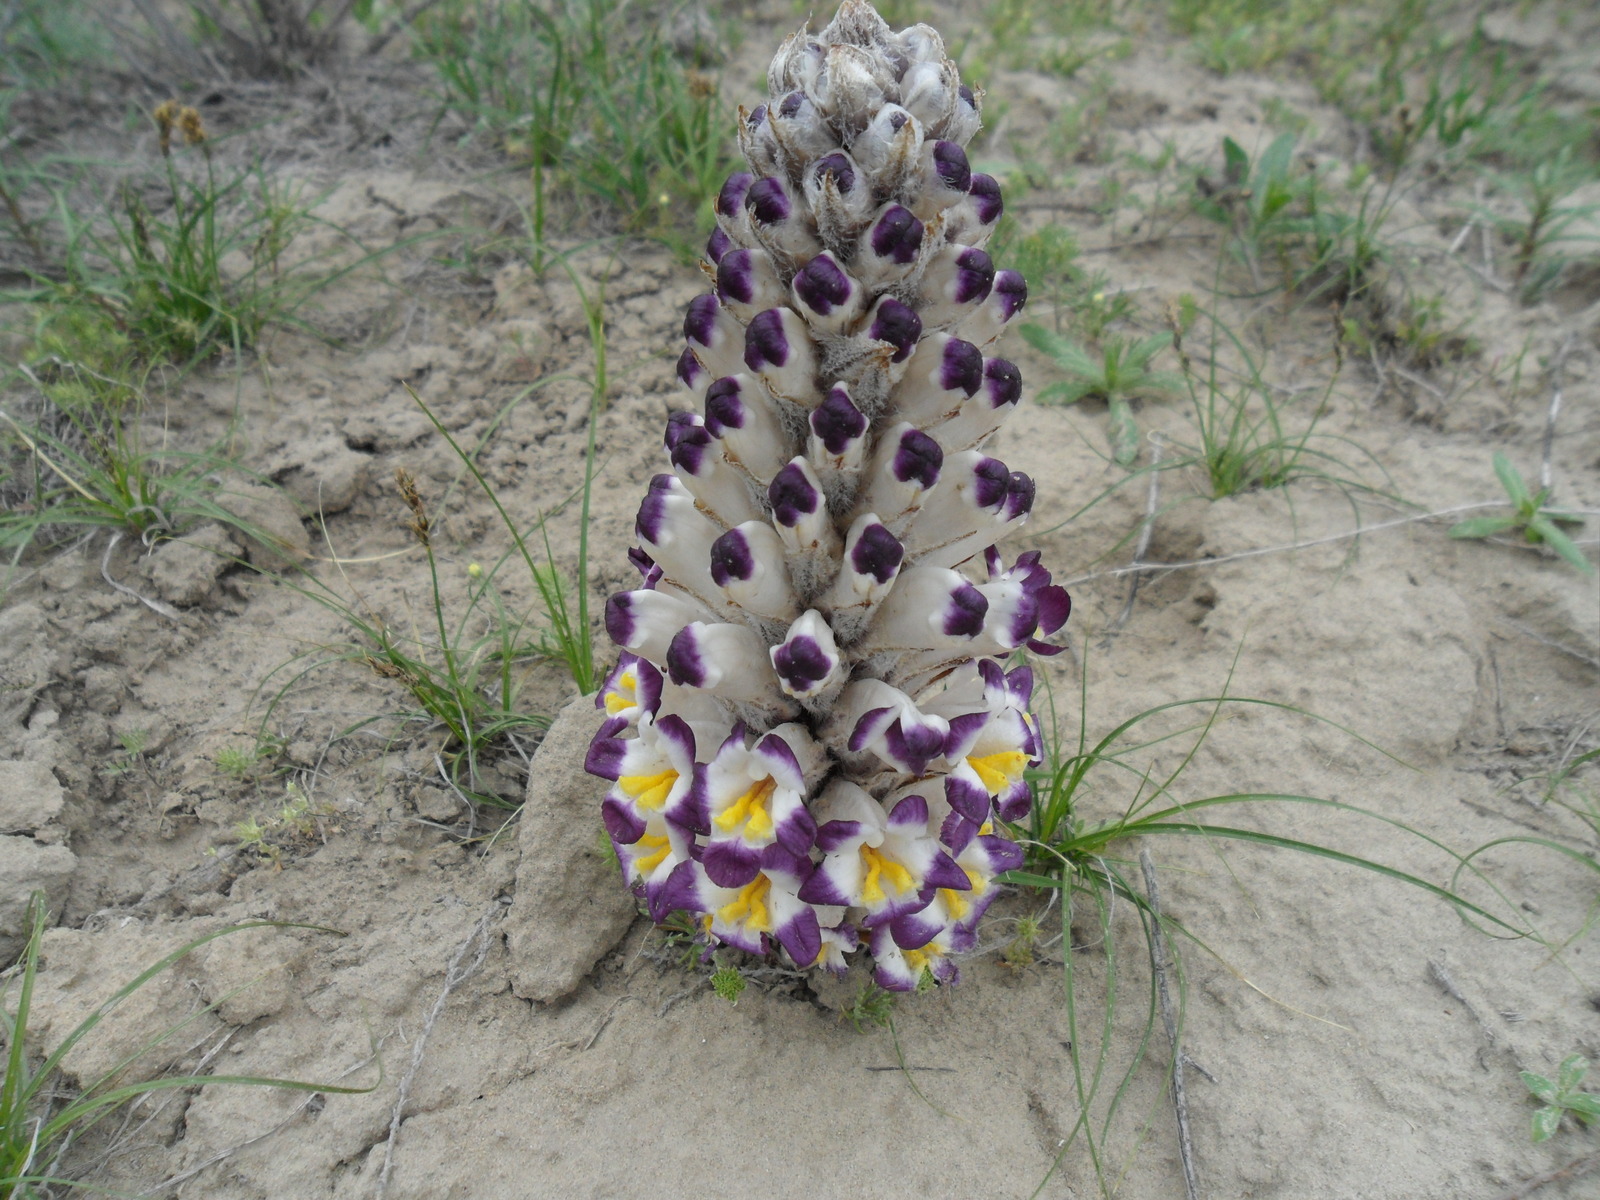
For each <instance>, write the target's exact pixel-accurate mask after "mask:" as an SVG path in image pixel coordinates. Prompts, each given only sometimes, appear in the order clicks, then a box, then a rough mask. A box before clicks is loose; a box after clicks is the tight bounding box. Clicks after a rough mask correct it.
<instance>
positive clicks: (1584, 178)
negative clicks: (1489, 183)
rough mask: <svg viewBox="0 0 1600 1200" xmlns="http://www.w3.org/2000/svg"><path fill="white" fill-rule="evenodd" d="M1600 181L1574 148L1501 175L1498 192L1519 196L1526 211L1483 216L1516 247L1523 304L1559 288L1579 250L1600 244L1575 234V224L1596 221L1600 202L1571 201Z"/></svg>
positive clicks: (1588, 235) (1599, 175) (1593, 238)
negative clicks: (1582, 187) (1523, 169)
mask: <svg viewBox="0 0 1600 1200" xmlns="http://www.w3.org/2000/svg"><path fill="white" fill-rule="evenodd" d="M1596 179H1600V171H1597V170H1596V169H1595V168H1594V167H1593V166H1590V165H1587V164H1584V163H1582V162H1580V161H1577V160H1575V159H1574V158H1573V156H1572V153H1571V148H1570V147H1562V149H1561V151H1560V153H1558V154H1557V155H1556V156H1555V157H1554V158H1552V159H1550V160H1548V161H1545V162H1541V163H1539V164H1537V165H1536V166H1534V168H1533V169H1532V170H1531V171H1529V172H1527V173H1526V174H1518V175H1510V176H1506V175H1502V176H1500V177H1499V186H1500V190H1501V191H1504V192H1508V193H1510V194H1512V195H1514V196H1516V197H1517V200H1518V202H1519V204H1520V206H1521V208H1522V210H1523V211H1522V213H1521V215H1519V216H1517V217H1506V216H1503V215H1499V216H1497V215H1494V214H1485V215H1486V216H1487V219H1488V220H1489V221H1490V222H1491V223H1492V225H1493V227H1494V228H1495V229H1496V230H1497V231H1498V232H1499V233H1500V234H1501V235H1502V236H1505V237H1507V238H1509V239H1511V241H1512V242H1513V243H1514V244H1515V246H1516V264H1517V269H1516V275H1515V280H1516V283H1517V284H1518V286H1519V288H1520V289H1521V296H1522V301H1523V303H1524V304H1531V303H1533V302H1534V301H1536V300H1538V299H1539V297H1540V296H1542V295H1543V294H1544V293H1545V292H1547V291H1549V289H1550V288H1551V287H1553V286H1555V284H1556V282H1557V281H1558V280H1559V279H1560V277H1561V273H1562V272H1563V271H1564V270H1565V269H1566V267H1567V266H1568V264H1569V263H1570V262H1571V261H1572V259H1573V257H1575V254H1574V252H1575V251H1577V250H1579V249H1580V248H1587V246H1588V244H1589V243H1595V244H1596V245H1600V236H1596V235H1595V234H1592V233H1582V232H1574V226H1578V227H1580V228H1582V227H1584V226H1587V225H1589V224H1592V223H1593V221H1594V219H1595V217H1596V215H1597V214H1600V204H1574V203H1569V202H1568V201H1569V200H1570V198H1571V194H1572V193H1573V192H1574V191H1575V190H1576V189H1577V188H1578V187H1579V186H1580V185H1581V184H1584V183H1589V182H1592V181H1594V180H1596Z"/></svg>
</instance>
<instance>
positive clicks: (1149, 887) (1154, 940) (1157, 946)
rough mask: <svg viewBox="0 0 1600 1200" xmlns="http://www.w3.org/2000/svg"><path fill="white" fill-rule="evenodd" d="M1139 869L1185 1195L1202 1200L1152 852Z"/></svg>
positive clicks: (1142, 853) (1143, 857) (1184, 1057)
mask: <svg viewBox="0 0 1600 1200" xmlns="http://www.w3.org/2000/svg"><path fill="white" fill-rule="evenodd" d="M1139 866H1140V868H1141V869H1142V870H1143V871H1144V891H1145V897H1146V899H1147V900H1148V901H1149V904H1150V968H1151V970H1153V971H1154V972H1155V976H1156V993H1157V995H1158V996H1159V997H1160V999H1161V1024H1162V1025H1163V1026H1165V1027H1166V1031H1167V1041H1168V1042H1169V1043H1171V1046H1172V1106H1173V1107H1174V1108H1175V1109H1177V1110H1178V1157H1179V1158H1180V1159H1181V1160H1182V1161H1183V1191H1184V1195H1185V1196H1187V1197H1188V1200H1199V1196H1200V1181H1199V1179H1198V1178H1197V1177H1196V1175H1195V1170H1194V1144H1193V1143H1192V1142H1191V1141H1190V1138H1189V1100H1188V1097H1187V1096H1186V1095H1185V1093H1184V1088H1183V1068H1184V1065H1185V1064H1186V1063H1187V1062H1188V1061H1189V1059H1188V1056H1187V1055H1186V1054H1184V1052H1183V1047H1182V1046H1180V1045H1179V1044H1178V1020H1177V1017H1176V1015H1175V1014H1174V1013H1173V1011H1172V993H1171V991H1170V990H1169V989H1168V987H1167V940H1166V937H1165V935H1164V934H1163V933H1162V929H1161V892H1160V889H1159V888H1158V887H1157V886H1156V864H1155V860H1154V859H1152V858H1151V857H1150V851H1149V850H1141V851H1139Z"/></svg>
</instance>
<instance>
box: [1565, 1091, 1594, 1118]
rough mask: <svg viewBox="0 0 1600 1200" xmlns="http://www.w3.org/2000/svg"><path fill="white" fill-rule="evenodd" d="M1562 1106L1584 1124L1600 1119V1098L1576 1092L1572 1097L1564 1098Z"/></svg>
mask: <svg viewBox="0 0 1600 1200" xmlns="http://www.w3.org/2000/svg"><path fill="white" fill-rule="evenodd" d="M1562 1104H1563V1105H1564V1106H1565V1107H1566V1110H1567V1111H1568V1112H1571V1113H1576V1114H1577V1115H1578V1116H1579V1117H1580V1118H1581V1119H1582V1120H1583V1121H1584V1122H1589V1121H1593V1120H1595V1119H1596V1118H1600V1096H1595V1095H1591V1094H1590V1093H1588V1092H1574V1093H1572V1094H1571V1095H1570V1096H1563V1097H1562Z"/></svg>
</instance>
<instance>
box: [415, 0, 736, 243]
mask: <svg viewBox="0 0 1600 1200" xmlns="http://www.w3.org/2000/svg"><path fill="white" fill-rule="evenodd" d="M414 46H415V51H416V53H417V55H418V57H420V58H422V59H424V60H425V61H427V62H428V63H430V64H431V65H432V67H433V68H434V70H435V71H436V72H437V74H438V79H439V83H440V85H441V88H442V91H443V99H444V101H445V103H446V104H447V105H449V106H450V107H452V108H454V109H456V110H458V111H460V112H461V113H463V114H464V115H465V116H467V117H468V118H469V119H470V120H472V121H473V122H474V123H475V124H476V125H477V126H478V127H479V128H481V129H483V130H485V131H486V132H489V133H492V134H493V135H494V136H495V137H497V138H498V139H499V140H500V143H501V145H502V147H503V148H504V149H505V150H506V152H507V153H508V154H510V155H511V156H512V157H513V158H515V159H518V160H521V161H524V162H527V163H528V164H529V165H530V169H531V177H532V183H533V214H532V225H533V231H534V237H535V238H536V240H539V241H543V239H544V237H545V232H546V227H547V220H548V202H549V200H550V199H552V198H556V197H558V196H560V195H562V194H566V195H569V196H571V197H575V198H578V199H580V200H599V201H600V202H602V203H603V204H605V205H608V206H609V207H610V208H611V209H612V210H613V211H615V212H617V213H618V214H620V216H621V220H622V224H623V226H624V228H626V229H628V230H630V231H646V230H659V231H662V232H670V231H671V230H673V229H675V228H677V227H678V226H680V225H681V223H682V214H684V213H689V214H692V219H693V220H694V221H696V222H701V223H704V222H705V221H708V220H709V214H708V211H707V207H706V203H705V202H706V201H707V200H708V199H709V198H710V197H711V196H713V195H715V193H716V191H717V189H718V188H719V187H720V186H721V183H722V180H723V177H724V176H725V175H726V174H727V172H728V169H729V167H730V165H731V163H732V158H731V154H732V148H731V145H730V143H729V139H728V136H727V130H728V129H729V124H728V121H727V120H726V118H725V114H724V113H723V111H722V106H721V103H720V101H719V98H718V95H717V89H716V83H715V80H714V79H713V78H712V77H711V76H710V75H707V74H705V73H704V72H701V71H699V70H696V69H694V68H692V67H688V66H685V65H684V64H683V63H682V62H681V61H679V59H678V58H677V57H676V56H675V55H674V53H673V51H672V49H671V47H670V46H668V45H667V44H666V42H665V41H664V40H663V39H662V37H661V35H660V33H659V32H658V26H657V20H656V19H655V18H652V17H649V16H647V15H645V14H644V13H642V12H641V11H640V7H639V6H638V5H636V4H634V3H632V0H559V2H557V3H555V4H552V5H549V6H543V7H540V6H534V5H532V4H500V3H498V2H496V0H450V2H449V3H445V4H441V5H437V6H434V7H432V8H431V9H430V10H429V11H427V12H425V13H423V14H422V15H421V16H419V18H418V20H417V22H416V25H415V42H414Z"/></svg>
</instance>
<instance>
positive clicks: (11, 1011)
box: [0, 892, 383, 1200]
mask: <svg viewBox="0 0 1600 1200" xmlns="http://www.w3.org/2000/svg"><path fill="white" fill-rule="evenodd" d="M263 928H280V929H314V930H317V931H318V932H321V933H334V932H335V931H334V930H331V929H324V928H323V927H321V926H316V925H297V924H291V923H288V922H282V921H249V922H245V923H244V924H240V925H229V926H227V927H225V928H222V929H218V930H216V931H215V932H212V933H208V934H205V935H204V936H202V937H198V938H195V939H194V940H192V941H190V942H186V943H185V944H184V945H182V946H180V947H178V949H176V950H174V951H173V952H172V953H171V954H168V955H167V956H166V957H165V958H163V959H161V960H160V961H159V962H157V963H154V964H153V965H151V966H150V967H147V968H146V969H145V970H144V971H142V972H140V974H139V975H138V976H136V977H135V978H134V979H133V980H131V981H130V982H128V983H126V984H124V985H123V986H122V987H120V988H119V989H117V991H115V992H114V993H112V995H111V996H110V997H109V998H108V999H107V1000H106V1001H105V1002H104V1003H102V1004H101V1005H100V1006H99V1007H97V1008H96V1009H95V1010H94V1011H93V1012H91V1013H90V1014H89V1015H88V1016H87V1017H85V1018H84V1019H83V1021H81V1022H80V1023H79V1024H78V1025H77V1026H76V1027H75V1028H74V1029H73V1030H72V1031H71V1032H70V1033H69V1034H67V1036H66V1037H65V1038H63V1039H62V1041H61V1043H60V1044H59V1045H58V1046H57V1047H56V1048H55V1049H54V1050H53V1051H51V1052H50V1054H48V1055H47V1056H45V1058H44V1060H43V1061H42V1062H39V1063H38V1064H37V1065H35V1053H34V1048H33V1047H32V1046H30V1045H29V1038H28V1018H29V1016H30V1010H31V1006H32V1003H33V990H34V985H35V981H36V980H37V978H38V972H39V950H40V946H41V945H42V943H43V941H44V931H45V897H44V893H43V892H35V893H34V894H33V897H32V900H31V903H30V905H29V911H28V929H29V934H28V941H27V945H26V948H25V949H24V951H23V955H22V960H21V962H20V963H18V964H17V965H16V966H14V967H12V968H11V969H10V970H9V971H7V972H5V973H4V975H0V1033H3V1034H4V1038H5V1042H6V1056H5V1079H4V1081H3V1082H0V1200H44V1197H46V1196H54V1195H57V1194H59V1193H58V1192H57V1189H58V1188H71V1189H78V1188H84V1190H99V1189H92V1188H86V1187H85V1185H82V1184H79V1183H77V1182H75V1181H74V1180H73V1179H72V1178H71V1176H70V1174H68V1173H67V1168H65V1167H64V1166H63V1162H64V1160H65V1159H66V1158H67V1156H68V1152H69V1151H70V1150H71V1148H72V1146H73V1144H74V1143H75V1142H76V1141H78V1140H79V1139H81V1138H82V1137H83V1136H84V1135H85V1134H87V1133H88V1132H89V1130H91V1129H92V1128H94V1126H95V1125H97V1124H99V1123H100V1122H101V1121H102V1120H104V1119H105V1118H106V1117H107V1116H109V1115H110V1114H111V1113H112V1112H113V1111H115V1110H116V1109H117V1108H118V1107H119V1106H121V1105H122V1104H123V1103H125V1102H126V1101H129V1100H135V1099H138V1098H140V1097H143V1096H151V1095H155V1094H156V1093H159V1092H168V1091H175V1090H180V1089H185V1088H198V1087H203V1086H205V1085H207V1084H213V1083H226V1084H234V1085H238V1086H246V1087H270V1088H281V1089H284V1090H287V1091H295V1092H305V1093H310V1092H326V1093H336V1094H341V1095H364V1094H366V1093H369V1092H371V1091H373V1090H374V1089H376V1088H377V1087H378V1086H379V1085H381V1084H382V1082H383V1079H382V1074H383V1072H382V1064H381V1063H380V1064H379V1078H378V1081H377V1082H376V1083H374V1084H373V1085H372V1086H371V1087H365V1088H353V1087H343V1086H340V1085H338V1084H333V1083H310V1082H304V1081H301V1080H295V1079H270V1078H263V1077H260V1076H253V1075H171V1076H164V1077H162V1078H159V1079H152V1080H148V1081H147V1082H144V1083H121V1082H119V1080H120V1079H121V1078H122V1077H123V1076H124V1075H125V1074H126V1073H127V1071H128V1070H129V1068H131V1067H132V1066H133V1065H134V1064H135V1063H137V1062H138V1061H139V1060H140V1059H142V1058H143V1057H145V1055H147V1054H149V1053H150V1052H151V1051H152V1050H154V1049H155V1048H156V1047H157V1046H159V1045H161V1044H162V1043H163V1042H166V1041H168V1040H170V1039H171V1038H173V1037H175V1036H176V1035H177V1034H178V1033H179V1032H180V1031H181V1030H182V1029H184V1028H185V1027H186V1026H187V1025H189V1024H190V1022H192V1021H195V1020H197V1019H198V1018H200V1017H202V1016H204V1015H205V1014H206V1013H209V1012H211V1011H212V1010H213V1009H214V1008H216V1006H217V1005H218V1004H220V1003H222V1001H223V1000H225V999H227V998H228V997H227V996H223V997H218V998H217V999H216V1000H213V1001H212V1003H210V1004H208V1005H206V1006H205V1007H203V1008H199V1009H197V1010H196V1011H195V1012H193V1013H192V1014H190V1015H189V1016H188V1017H186V1018H184V1019H183V1020H182V1021H180V1022H179V1023H178V1024H177V1025H175V1026H173V1027H172V1028H170V1029H168V1030H167V1031H166V1032H164V1033H162V1034H161V1035H160V1036H158V1037H155V1038H152V1039H151V1040H150V1041H149V1042H147V1043H145V1044H144V1045H143V1046H141V1047H139V1048H138V1049H137V1050H135V1051H134V1052H133V1053H131V1054H129V1055H128V1056H127V1057H126V1058H124V1059H123V1060H122V1061H121V1062H119V1063H118V1064H117V1065H116V1066H115V1067H113V1068H112V1069H111V1070H110V1071H108V1072H107V1073H106V1074H104V1075H102V1076H101V1077H100V1078H98V1079H94V1080H90V1081H88V1082H87V1083H86V1084H85V1086H84V1088H83V1090H82V1091H81V1092H79V1093H78V1094H77V1095H72V1094H70V1093H69V1092H68V1091H67V1090H66V1089H65V1088H64V1087H63V1086H62V1082H61V1080H60V1078H59V1072H60V1067H61V1061H62V1059H63V1058H65V1057H66V1055H67V1054H68V1053H69V1052H70V1051H71V1050H72V1048H73V1047H74V1046H76V1045H77V1044H78V1043H79V1042H81V1041H82V1040H83V1039H84V1038H86V1037H89V1036H90V1035H91V1034H92V1033H93V1032H94V1029H95V1027H96V1026H97V1025H99V1023H100V1021H101V1020H102V1019H103V1018H104V1017H105V1016H106V1014H107V1013H109V1012H111V1010H112V1009H114V1008H115V1007H117V1005H119V1004H121V1003H122V1002H123V1001H124V1000H126V999H127V998H128V997H129V996H131V995H133V994H134V993H135V992H137V991H139V989H141V988H142V987H144V985H145V984H147V983H149V982H150V981H151V980H152V979H154V978H155V977H156V976H157V975H160V974H161V973H162V972H164V971H166V970H168V969H169V968H171V967H172V966H173V965H174V964H175V963H177V962H178V961H179V960H180V959H182V958H183V957H184V956H186V955H188V954H189V953H191V952H192V951H194V950H197V949H199V948H200V947H201V946H204V945H205V944H206V943H207V942H212V941H215V940H216V939H217V938H221V937H231V936H233V935H235V934H239V933H244V932H245V931H247V930H251V929H263ZM19 981H20V982H19ZM13 984H16V985H17V992H16V1001H15V1004H14V1005H12V1004H9V1003H7V1001H9V1000H10V991H11V987H12V985H13ZM229 995H232V993H229Z"/></svg>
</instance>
